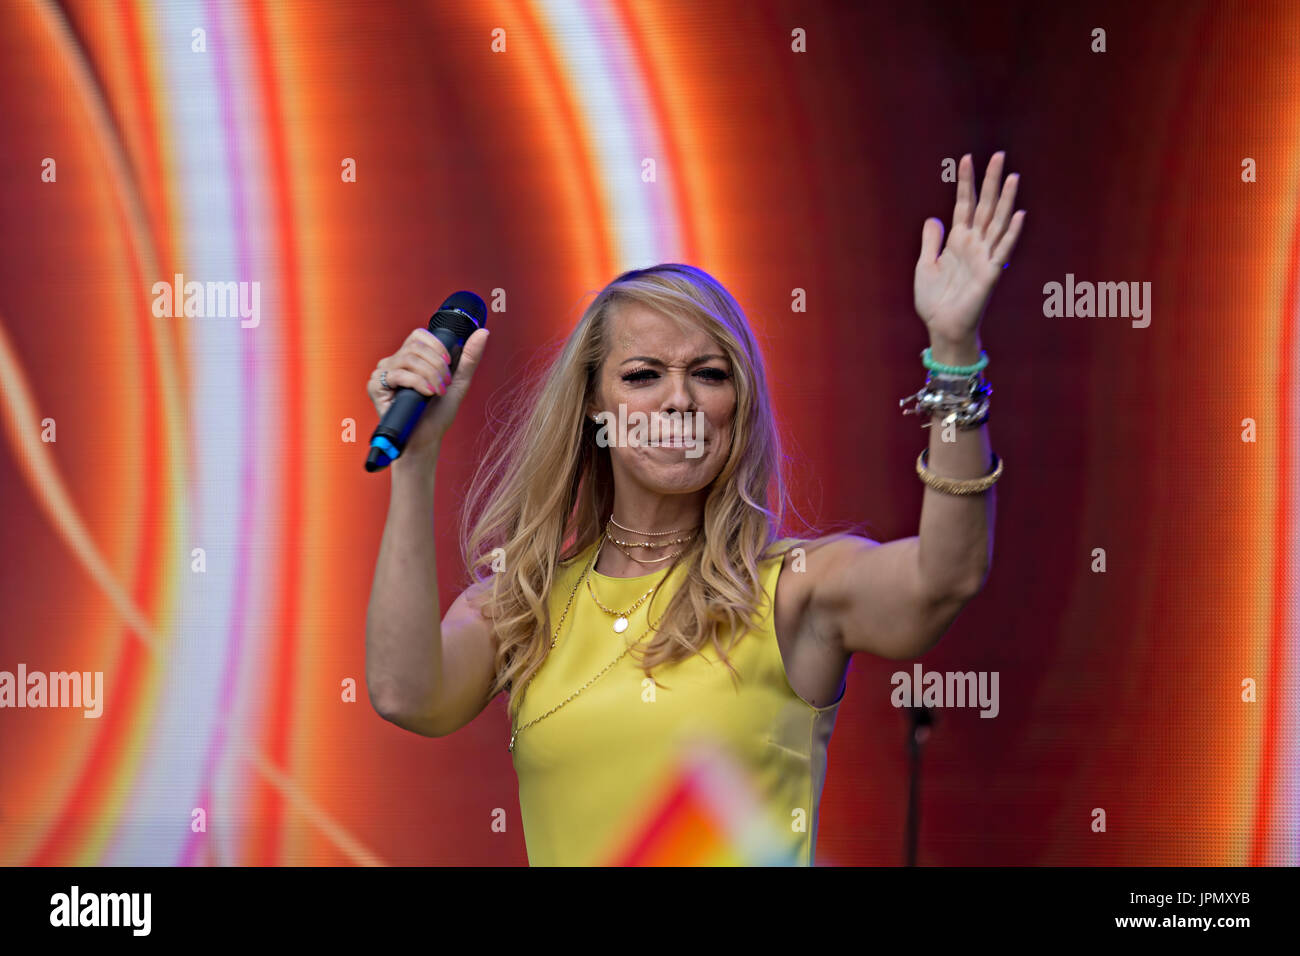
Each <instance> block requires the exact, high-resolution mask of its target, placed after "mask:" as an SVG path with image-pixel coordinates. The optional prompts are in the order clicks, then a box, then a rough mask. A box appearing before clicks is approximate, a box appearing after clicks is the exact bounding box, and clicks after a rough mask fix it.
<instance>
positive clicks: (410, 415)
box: [366, 291, 487, 471]
mask: <svg viewBox="0 0 1300 956" xmlns="http://www.w3.org/2000/svg"><path fill="white" fill-rule="evenodd" d="M486 325H487V306H486V305H485V304H484V303H483V300H482V299H480V298H479V297H478V296H477V295H475V294H474V293H473V292H464V291H462V292H456V293H454V294H452V295H451V296H449V297H448V298H447V301H446V302H444V303H443V304H442V305H441V306H439V308H438V311H437V312H435V313H433V318H431V319H430V320H429V331H430V332H432V333H433V334H434V336H435V337H436V338H437V339H438V341H439V342H441V343H442V344H443V345H444V346H446V348H447V352H448V353H449V354H450V355H451V367H450V369H449V371H451V372H452V373H453V374H454V373H455V371H456V366H457V365H458V364H459V363H460V352H461V349H462V348H463V347H464V345H465V340H466V339H468V338H469V337H470V335H471V334H472V333H473V332H474V331H475V330H476V329H481V328H484V327H485V326H486ZM436 397H437V396H430V397H429V398H425V397H424V396H423V395H421V394H420V393H419V392H418V391H416V390H415V389H413V388H406V387H402V388H399V389H397V390H396V393H395V394H394V395H393V402H392V404H391V405H389V406H388V410H387V411H386V412H384V417H383V418H382V419H380V421H379V424H378V425H376V426H375V433H374V434H373V435H371V436H370V453H369V454H368V455H367V456H366V471H378V470H379V469H381V468H387V467H388V466H389V465H390V464H392V463H393V462H394V461H396V460H397V458H398V457H399V456H400V455H401V454H402V452H403V451H404V450H405V448H406V440H407V439H408V438H410V437H411V432H412V431H414V430H415V426H416V423H418V422H419V420H420V415H421V414H422V413H423V412H424V408H425V406H426V405H427V404H428V403H429V401H430V400H431V399H433V398H436Z"/></svg>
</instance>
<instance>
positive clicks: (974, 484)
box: [916, 448, 1002, 495]
mask: <svg viewBox="0 0 1300 956" xmlns="http://www.w3.org/2000/svg"><path fill="white" fill-rule="evenodd" d="M929 454H930V449H929V448H924V449H922V450H921V454H919V455H917V456H916V475H917V477H918V478H920V479H921V480H922V481H923V482H925V485H926V487H927V488H933V489H934V490H935V491H939V492H942V493H943V494H945V495H978V494H979V493H980V492H983V491H988V490H989V489H990V488H992V487H993V483H994V482H996V481H997V480H998V479H999V478H1001V477H1002V459H1001V458H999V457H998V456H997V452H994V453H993V462H994V467H993V470H992V471H991V472H989V473H988V474H987V475H985V476H984V477H982V478H941V477H940V476H939V475H936V474H935V473H934V472H932V471H930V469H929V468H928V467H927V465H928V463H929Z"/></svg>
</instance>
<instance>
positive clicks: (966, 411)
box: [898, 375, 993, 429]
mask: <svg viewBox="0 0 1300 956" xmlns="http://www.w3.org/2000/svg"><path fill="white" fill-rule="evenodd" d="M954 381H956V382H959V383H960V384H959V385H957V386H956V390H950V388H952V386H950V385H948V384H946V382H954ZM936 382H937V383H938V384H937V385H936ZM992 394H993V386H991V385H990V384H989V383H988V382H986V381H984V380H983V379H982V378H979V376H968V377H966V378H964V379H960V380H954V379H947V380H944V379H942V378H936V377H935V376H934V375H930V376H927V377H926V380H925V385H924V386H923V387H922V388H921V390H920V391H919V392H916V393H914V394H912V395H908V396H907V397H906V398H902V399H899V401H898V404H899V406H900V407H901V406H903V405H906V404H907V403H908V402H909V401H912V400H913V399H915V400H916V406H915V407H914V408H907V409H904V410H903V414H904V415H926V416H934V415H943V416H945V417H944V422H943V423H944V424H945V425H947V424H954V423H955V424H956V425H957V427H958V428H964V429H971V428H979V427H980V426H981V425H983V424H984V423H985V422H986V421H988V417H989V397H990V396H991V395H992ZM932 424H933V422H932V421H926V422H924V423H922V427H923V428H929V427H930V426H931V425H932Z"/></svg>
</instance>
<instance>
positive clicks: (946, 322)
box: [913, 150, 1025, 343]
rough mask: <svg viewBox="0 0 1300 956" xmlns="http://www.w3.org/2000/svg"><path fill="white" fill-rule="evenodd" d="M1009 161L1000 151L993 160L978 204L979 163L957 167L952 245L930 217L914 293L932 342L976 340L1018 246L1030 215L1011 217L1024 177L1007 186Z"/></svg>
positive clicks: (1013, 176) (1010, 180) (968, 157)
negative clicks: (1004, 174)
mask: <svg viewBox="0 0 1300 956" xmlns="http://www.w3.org/2000/svg"><path fill="white" fill-rule="evenodd" d="M1005 159H1006V153H1005V152H1003V151H1001V150H999V151H998V152H996V153H994V154H993V158H992V159H990V160H989V165H988V170H987V171H986V172H985V174H984V185H983V187H982V188H981V189H980V195H979V203H978V205H977V204H976V201H975V187H974V180H975V163H974V160H973V159H972V158H971V155H970V153H967V154H966V155H965V156H963V157H962V158H961V162H959V163H958V164H957V203H956V205H955V206H954V207H953V211H952V232H951V233H950V234H949V235H948V243H947V245H943V235H944V232H943V222H942V221H940V220H939V219H936V218H934V217H931V218H929V219H927V220H926V221H925V225H924V226H923V227H922V229H921V255H920V258H919V259H917V262H916V274H915V277H914V279H913V295H914V298H915V304H916V313H917V315H919V316H920V317H921V321H923V322H924V323H925V324H926V327H927V328H928V329H929V330H930V340H931V342H934V343H944V342H952V343H962V342H971V341H973V340H975V339H976V337H977V332H978V328H979V322H980V318H981V316H982V315H983V314H984V306H985V305H986V304H987V303H988V300H989V296H990V295H991V294H992V292H993V287H994V285H996V284H997V281H998V278H999V277H1000V276H1001V275H1002V269H1003V267H1004V266H1005V265H1006V264H1007V260H1009V259H1010V258H1011V251H1012V250H1013V249H1014V248H1015V246H1016V239H1017V238H1019V236H1020V227H1021V226H1022V225H1023V223H1024V221H1025V211H1024V210H1023V209H1020V210H1017V211H1016V213H1015V214H1014V215H1012V212H1011V210H1012V208H1013V206H1014V205H1015V201H1016V187H1017V186H1018V185H1019V183H1020V174H1019V173H1012V174H1011V175H1010V176H1008V177H1007V179H1006V182H1005V183H1004V182H1003V181H1002V166H1003V163H1004V161H1005ZM940 246H943V251H942V252H940Z"/></svg>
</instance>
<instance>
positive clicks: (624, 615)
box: [586, 515, 699, 634]
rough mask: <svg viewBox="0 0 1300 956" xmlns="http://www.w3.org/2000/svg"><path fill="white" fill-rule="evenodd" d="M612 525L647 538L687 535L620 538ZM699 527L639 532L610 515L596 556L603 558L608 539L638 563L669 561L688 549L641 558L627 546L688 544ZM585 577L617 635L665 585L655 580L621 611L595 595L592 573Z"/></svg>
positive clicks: (660, 580) (593, 566)
mask: <svg viewBox="0 0 1300 956" xmlns="http://www.w3.org/2000/svg"><path fill="white" fill-rule="evenodd" d="M611 526H612V527H615V528H618V529H619V530H620V531H622V532H624V533H626V534H639V535H641V536H642V537H646V538H667V537H668V536H669V535H674V534H676V535H683V534H684V537H679V538H674V539H672V540H671V541H621V540H619V539H618V538H616V537H614V536H613V535H612V534H610V530H609V529H610V527H611ZM698 530H699V529H698V528H692V529H689V530H688V531H684V530H683V529H681V528H678V529H677V530H675V531H637V530H635V529H633V528H627V527H624V526H623V525H621V524H619V523H618V522H617V521H615V520H614V518H613V516H612V515H611V516H610V519H609V521H608V522H607V523H606V524H605V534H604V537H603V538H602V539H601V542H600V545H599V546H598V547H597V548H596V558H597V559H598V558H599V557H600V548H602V547H604V545H605V541H609V542H610V543H612V544H613V545H614V547H616V548H618V549H619V550H620V551H622V552H623V554H625V555H627V557H629V558H631V559H632V560H633V561H635V562H637V563H638V564H660V563H662V562H664V561H670V560H672V559H673V558H675V557H677V556H678V555H680V554H681V553H682V552H683V551H684V550H685V548H679V549H678V550H676V551H674V552H673V553H672V554H668V555H665V556H664V557H662V558H638V557H637V556H636V555H635V554H633V553H631V552H630V551H628V550H627V549H628V548H667V547H671V546H672V545H674V544H686V543H688V542H689V541H691V540H693V539H694V537H695V534H696V532H697V531H698ZM592 568H593V569H594V568H595V560H593V561H592ZM586 577H587V592H588V593H589V594H590V595H591V599H592V600H593V601H595V602H596V607H598V608H600V609H601V610H602V611H604V612H605V613H606V614H609V615H611V616H612V617H613V618H614V633H616V634H622V633H623V632H624V631H626V630H627V626H628V618H629V617H631V616H632V615H633V614H634V613H635V612H636V609H637V608H639V607H640V606H641V605H642V604H644V603H645V602H646V601H647V600H649V598H650V596H651V595H652V594H654V593H655V591H657V590H658V589H659V585H661V584H663V582H664V578H660V579H659V580H658V581H656V582H655V584H654V586H653V587H652V588H650V590H648V591H646V592H645V594H643V595H641V596H640V597H639V598H637V599H636V602H635V603H634V604H633V605H632V606H631V607H630V608H628V609H627V610H625V611H620V610H618V609H617V608H612V607H607V606H606V605H605V604H603V603H601V600H600V598H598V597H597V596H596V591H595V589H594V588H593V587H592V586H591V576H590V575H587V576H586ZM664 577H667V575H665V576H664Z"/></svg>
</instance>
